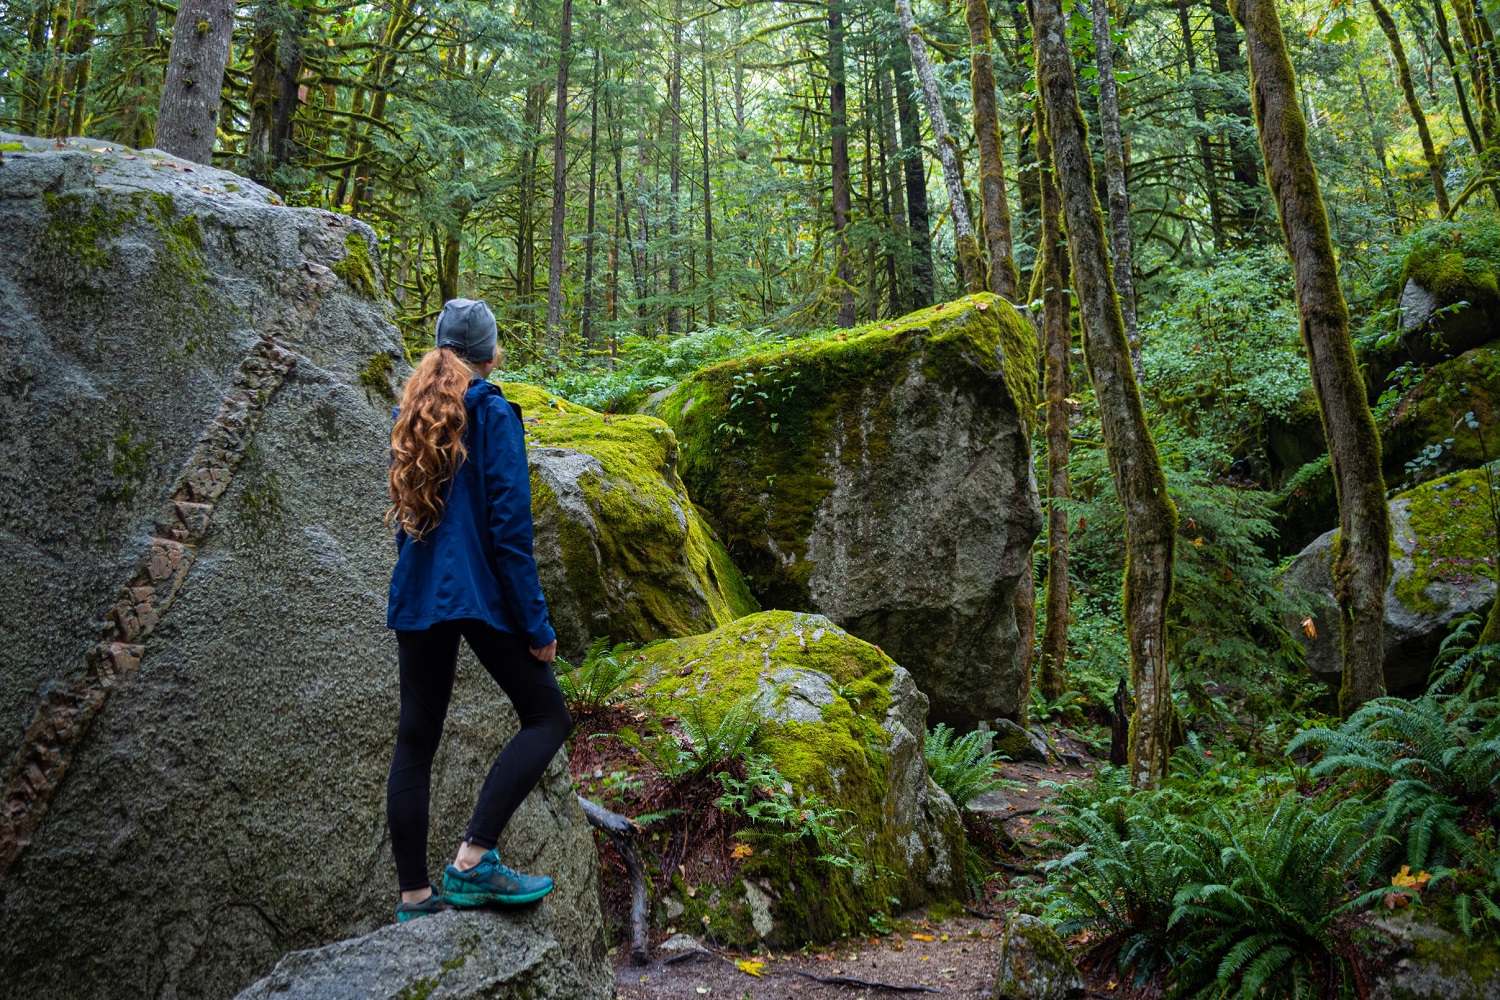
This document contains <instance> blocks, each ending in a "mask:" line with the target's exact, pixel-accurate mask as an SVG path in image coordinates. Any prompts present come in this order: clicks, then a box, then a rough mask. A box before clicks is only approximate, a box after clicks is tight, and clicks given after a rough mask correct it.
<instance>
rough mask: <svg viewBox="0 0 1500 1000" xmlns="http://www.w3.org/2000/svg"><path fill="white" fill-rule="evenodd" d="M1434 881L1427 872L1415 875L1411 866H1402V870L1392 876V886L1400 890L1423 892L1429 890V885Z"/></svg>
mask: <svg viewBox="0 0 1500 1000" xmlns="http://www.w3.org/2000/svg"><path fill="white" fill-rule="evenodd" d="M1430 881H1432V876H1431V875H1429V874H1427V873H1426V872H1418V873H1417V874H1415V875H1413V874H1412V873H1411V866H1410V865H1402V866H1401V870H1400V871H1399V872H1397V873H1396V874H1395V875H1392V876H1391V885H1393V886H1395V887H1396V888H1398V889H1416V890H1417V891H1418V892H1421V891H1422V890H1423V889H1425V888H1427V883H1428V882H1430Z"/></svg>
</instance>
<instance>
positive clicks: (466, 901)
mask: <svg viewBox="0 0 1500 1000" xmlns="http://www.w3.org/2000/svg"><path fill="white" fill-rule="evenodd" d="M554 888H556V886H552V885H549V886H547V888H545V889H538V890H536V891H535V892H527V893H521V894H518V895H512V896H502V895H499V894H498V893H493V892H485V891H484V890H479V891H477V892H464V891H462V890H460V891H458V892H451V891H449V890H448V889H446V888H445V889H444V890H443V898H444V899H446V900H447V901H448V902H449V903H451V904H452V905H454V906H460V907H463V908H465V909H469V908H472V907H475V906H483V905H485V904H486V903H498V904H500V905H501V906H525V905H526V904H527V903H535V902H536V901H537V900H539V899H541V898H542V897H543V896H545V895H547V894H548V893H550V892H551V891H552V890H553V889H554Z"/></svg>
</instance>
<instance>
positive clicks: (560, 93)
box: [547, 0, 573, 364]
mask: <svg viewBox="0 0 1500 1000" xmlns="http://www.w3.org/2000/svg"><path fill="white" fill-rule="evenodd" d="M572 37H573V0H562V15H561V20H560V23H559V26H558V51H557V103H556V106H555V108H554V110H553V116H554V117H553V131H552V236H551V255H550V256H549V258H548V262H547V350H548V352H549V358H550V359H551V361H552V363H554V364H555V363H556V362H557V358H558V354H559V352H561V350H562V336H563V329H562V311H563V261H564V256H563V255H564V252H565V251H566V250H567V248H568V237H567V233H565V232H564V229H563V225H564V222H565V221H566V217H567V210H568V69H569V66H568V61H569V58H568V57H569V52H568V43H569V42H570V41H571V40H572Z"/></svg>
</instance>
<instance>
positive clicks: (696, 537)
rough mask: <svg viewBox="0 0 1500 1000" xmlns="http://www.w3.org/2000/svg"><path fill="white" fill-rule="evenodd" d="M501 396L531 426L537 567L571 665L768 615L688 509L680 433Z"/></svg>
mask: <svg viewBox="0 0 1500 1000" xmlns="http://www.w3.org/2000/svg"><path fill="white" fill-rule="evenodd" d="M502 390H503V391H504V393H505V395H506V398H508V399H510V400H512V401H513V402H515V403H516V404H518V405H519V406H520V407H521V412H522V419H523V421H524V422H525V426H526V439H527V445H528V448H527V455H528V458H529V461H530V464H531V502H532V512H533V516H534V517H535V521H536V557H537V569H538V571H539V572H540V575H541V580H542V590H543V592H544V593H546V595H547V606H548V610H549V612H550V614H551V617H552V624H553V627H554V628H556V630H557V639H558V647H559V649H560V651H561V653H562V655H563V656H564V657H565V658H568V659H574V658H577V657H581V656H582V655H583V654H584V653H585V652H586V651H587V649H588V646H589V642H590V641H591V640H592V639H593V638H594V637H595V636H608V637H609V638H610V639H612V640H613V641H615V642H646V641H649V640H652V639H664V638H671V637H674V636H682V635H693V634H695V633H699V632H706V631H709V630H711V629H714V628H717V627H718V626H720V625H723V624H725V623H726V622H731V621H733V620H734V619H736V618H739V617H741V616H743V615H746V614H750V613H751V612H753V611H756V610H759V607H758V605H757V604H756V603H755V598H754V597H752V596H751V595H750V592H749V590H748V589H747V588H746V586H745V581H744V578H743V577H741V576H740V572H739V570H738V569H736V568H735V566H734V564H733V563H732V562H730V560H729V556H728V554H727V553H725V551H724V546H723V545H721V544H720V543H719V541H718V539H716V538H715V537H714V535H713V532H712V531H711V530H710V529H709V527H708V526H707V525H706V524H705V523H704V522H703V518H702V517H700V516H699V514H698V511H697V509H696V508H695V507H694V506H693V503H692V501H691V500H689V499H688V495H687V490H686V489H685V488H684V486H683V484H682V480H681V479H679V478H678V476H677V439H676V437H675V436H674V435H673V434H672V431H671V428H669V427H667V425H666V424H664V423H662V422H661V421H660V420H657V419H655V418H653V417H644V416H615V415H610V414H603V413H596V412H595V411H593V410H590V409H589V408H587V407H584V406H579V405H577V404H576V403H570V402H568V401H566V400H564V399H561V398H559V397H558V396H555V395H553V394H552V393H549V392H547V391H546V390H545V389H539V388H537V387H536V386H531V385H524V384H521V383H514V382H511V383H506V384H504V385H503V386H502Z"/></svg>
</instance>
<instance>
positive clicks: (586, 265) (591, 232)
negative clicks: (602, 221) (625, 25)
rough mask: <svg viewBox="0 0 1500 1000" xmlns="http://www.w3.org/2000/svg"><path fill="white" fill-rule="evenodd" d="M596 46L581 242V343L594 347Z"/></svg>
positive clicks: (597, 127) (596, 122) (597, 141)
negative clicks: (584, 228)
mask: <svg viewBox="0 0 1500 1000" xmlns="http://www.w3.org/2000/svg"><path fill="white" fill-rule="evenodd" d="M598 154H599V49H598V47H597V46H595V48H594V80H593V85H592V86H590V87H589V201H588V235H587V236H585V237H584V244H583V347H584V350H593V347H594V240H595V236H596V230H595V226H596V225H597V220H596V219H595V217H594V202H595V199H596V197H597V195H598V191H599V159H598Z"/></svg>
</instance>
